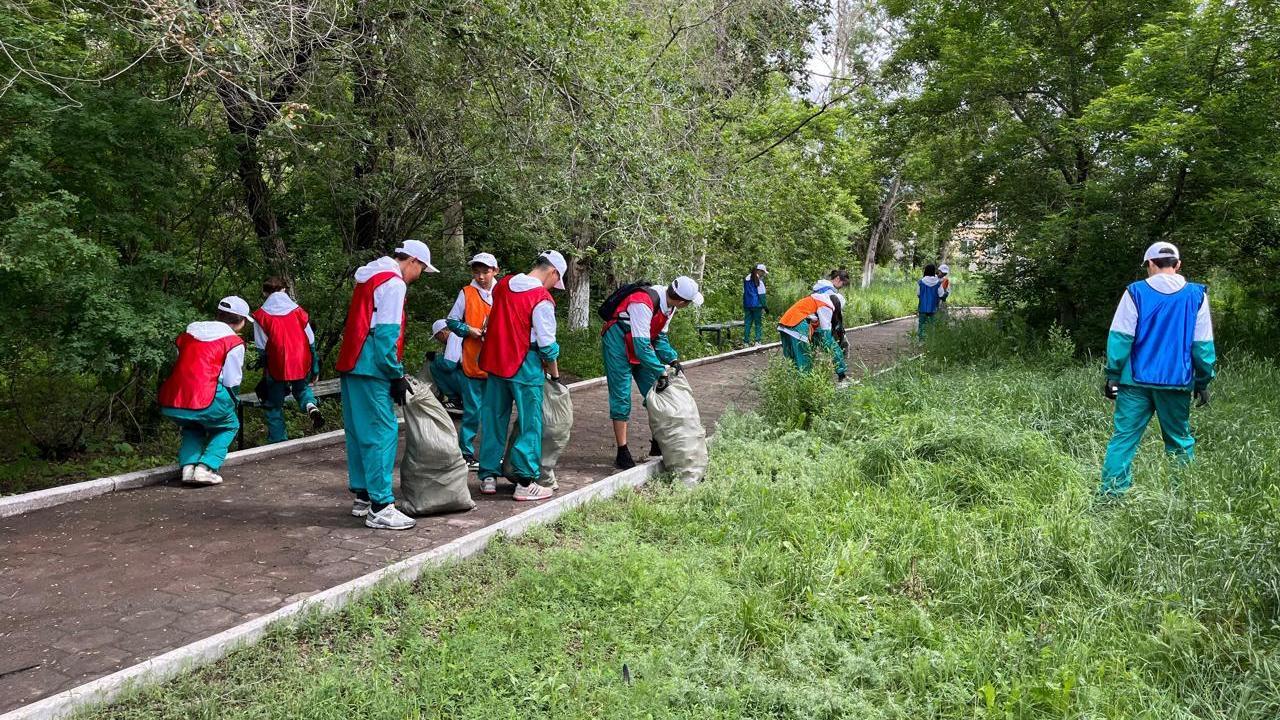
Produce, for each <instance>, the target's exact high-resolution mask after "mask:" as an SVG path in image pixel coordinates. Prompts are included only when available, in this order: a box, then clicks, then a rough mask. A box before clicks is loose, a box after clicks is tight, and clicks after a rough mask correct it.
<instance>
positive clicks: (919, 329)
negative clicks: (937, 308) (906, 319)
mask: <svg viewBox="0 0 1280 720" xmlns="http://www.w3.org/2000/svg"><path fill="white" fill-rule="evenodd" d="M936 314H937V313H916V337H918V338H920V339H921V340H923V339H924V333H925V330H927V329H928V328H929V326H930V325H932V324H933V320H934V316H935V315H936Z"/></svg>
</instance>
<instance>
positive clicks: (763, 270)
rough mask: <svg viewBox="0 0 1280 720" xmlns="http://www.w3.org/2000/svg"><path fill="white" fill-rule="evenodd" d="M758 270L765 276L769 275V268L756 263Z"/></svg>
mask: <svg viewBox="0 0 1280 720" xmlns="http://www.w3.org/2000/svg"><path fill="white" fill-rule="evenodd" d="M756 269H757V270H759V271H760V272H762V273H764V274H765V275H768V274H769V268H767V267H765V266H764V263H756Z"/></svg>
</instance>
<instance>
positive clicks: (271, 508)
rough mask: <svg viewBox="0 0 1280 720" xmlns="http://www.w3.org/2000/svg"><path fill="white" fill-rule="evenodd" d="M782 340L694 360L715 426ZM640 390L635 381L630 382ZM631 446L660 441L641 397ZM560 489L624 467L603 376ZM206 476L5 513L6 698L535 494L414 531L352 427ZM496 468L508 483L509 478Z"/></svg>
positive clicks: (95, 671)
mask: <svg viewBox="0 0 1280 720" xmlns="http://www.w3.org/2000/svg"><path fill="white" fill-rule="evenodd" d="M914 322H915V321H914V319H910V320H900V321H896V322H893V323H889V324H885V325H879V326H872V327H867V328H863V329H859V330H855V331H851V333H850V338H849V339H850V346H851V355H852V358H851V362H850V371H851V374H852V375H854V376H856V375H857V372H858V370H857V369H858V368H859V367H860V366H865V367H866V368H867V369H868V370H876V369H879V368H883V367H885V366H887V365H888V364H890V363H891V362H892V361H893V359H895V358H896V357H898V356H900V355H901V354H902V353H903V352H904V351H906V350H909V349H910V347H911V343H910V340H909V338H908V336H907V333H908V331H909V330H910V329H911V328H912V327H913V325H914ZM774 352H776V351H769V352H765V353H758V354H751V355H744V356H739V357H735V358H732V359H729V360H725V361H721V362H714V363H709V364H706V365H702V366H699V367H694V368H690V369H688V370H687V372H688V375H689V379H690V382H691V383H692V385H693V388H694V392H695V394H696V395H697V399H698V406H699V409H700V410H701V412H702V420H703V423H704V424H705V425H706V426H707V427H708V428H709V429H710V428H711V427H713V426H714V424H715V422H716V421H717V419H718V418H719V417H720V415H721V414H722V413H723V412H724V410H725V409H726V408H727V407H729V406H736V407H737V408H740V409H745V408H750V407H752V406H753V405H754V403H755V390H754V387H753V384H752V382H751V380H752V377H753V375H754V374H755V373H757V372H758V371H759V370H760V369H761V368H762V367H764V365H765V364H766V363H767V362H768V358H769V357H770V356H771V355H772V354H773V353H774ZM633 392H634V390H633ZM635 400H636V401H635V403H634V406H635V411H634V413H633V416H632V419H631V438H630V446H631V447H632V448H633V450H632V452H633V454H636V455H637V459H640V458H642V457H643V455H644V453H645V451H646V450H647V449H648V447H649V429H648V421H647V418H646V417H645V413H644V408H643V406H642V405H641V404H640V402H639V398H638V397H637V398H636V399H635ZM573 402H574V414H575V415H574V427H573V438H572V441H571V443H570V445H569V448H568V450H567V451H566V452H565V454H564V456H563V458H562V459H561V461H560V466H559V468H558V470H557V476H558V478H559V481H560V486H561V490H560V493H561V494H563V493H567V492H571V491H573V490H575V489H577V488H580V487H582V486H584V485H587V484H589V483H592V482H594V481H597V480H599V479H601V478H604V477H606V476H608V475H610V474H611V473H613V472H614V470H613V467H612V461H613V455H614V452H613V439H612V433H611V431H610V426H609V417H608V398H607V390H606V388H605V386H604V385H603V384H601V385H597V386H594V387H590V388H582V389H579V390H575V391H574V393H573ZM225 478H226V482H224V483H223V484H222V485H218V486H214V487H207V488H194V489H193V488H188V487H184V486H181V485H179V484H177V483H172V484H165V485H156V486H151V487H146V488H142V489H138V490H132V491H127V492H117V493H112V494H109V495H103V496H100V497H97V498H93V499H89V500H84V501H80V502H72V503H68V504H64V505H59V506H57V507H52V508H46V509H43V510H36V511H33V512H30V513H27V514H23V515H17V516H13V517H8V518H3V519H0V712H5V711H8V710H12V709H14V708H17V707H20V706H22V705H25V704H27V703H30V702H33V701H35V700H38V699H41V698H44V697H47V696H49V695H51V694H53V693H56V692H59V691H62V690H66V689H68V688H71V687H74V686H77V685H80V684H81V683H85V682H88V681H90V680H93V679H95V678H99V677H102V676H104V675H108V674H110V673H112V672H115V671H117V670H119V669H121V668H124V667H127V666H130V665H133V664H135V663H138V662H141V661H143V660H146V659H148V658H151V657H155V656H156V655H159V654H161V653H164V652H167V651H169V650H172V649H174V648H177V647H181V646H183V645H186V644H188V643H191V642H194V641H197V640H200V639H202V638H205V637H208V636H210V635H213V634H215V633H218V632H220V631H223V630H226V629H227V628H230V627H233V626H235V625H237V624H239V623H242V622H245V621H246V620H249V619H252V618H254V617H257V616H260V615H263V614H265V613H269V612H271V611H274V610H276V609H278V608H280V607H282V606H283V605H286V604H288V603H291V602H294V601H296V600H299V599H301V598H304V597H307V596H308V595H310V594H312V593H316V592H318V591H321V590H324V589H326V588H330V587H333V586H335V585H338V584H340V583H343V582H345V581H348V580H351V579H352V578H355V577H358V576H361V575H364V574H366V573H369V572H371V571H373V570H376V569H378V568H381V567H383V566H386V565H388V564H390V563H393V562H396V561H399V560H402V559H404V558H407V557H410V556H412V555H415V554H417V553H420V552H423V551H425V550H428V549H431V548H433V547H436V546H439V545H442V544H444V543H446V542H448V541H450V540H453V539H455V538H458V537H460V536H462V535H464V534H467V533H469V532H472V531H474V530H476V529H477V528H480V527H483V526H485V525H489V524H491V523H494V522H497V521H499V520H502V519H503V518H506V517H509V516H512V515H516V514H518V513H521V512H525V511H528V510H529V509H530V507H529V505H530V504H529V503H515V502H513V501H512V499H511V495H510V492H511V489H510V486H507V487H506V489H505V492H503V491H500V492H499V494H498V495H480V494H479V492H478V487H476V480H475V476H474V474H473V475H472V479H471V481H472V495H473V497H475V499H476V502H477V507H476V509H475V510H473V511H471V512H468V513H462V514H456V515H447V516H442V517H433V518H424V519H421V520H419V522H418V526H417V527H416V528H415V529H413V530H410V531H407V532H388V531H376V530H370V529H367V528H365V527H364V524H363V521H362V520H360V519H357V518H353V517H351V516H350V514H349V509H350V504H351V495H350V494H349V493H348V492H347V489H346V461H345V452H344V448H343V444H342V442H341V441H340V440H339V441H338V442H337V443H336V444H333V445H328V446H325V447H320V448H311V449H307V450H301V451H299V452H298V453H295V454H290V455H284V456H279V457H273V458H270V459H265V460H261V461H258V462H255V463H249V464H244V465H239V466H235V467H230V468H228V469H227V471H226V473H225ZM503 485H504V484H503V483H499V487H500V488H501V487H503Z"/></svg>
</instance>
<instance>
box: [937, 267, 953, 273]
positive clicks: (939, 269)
mask: <svg viewBox="0 0 1280 720" xmlns="http://www.w3.org/2000/svg"><path fill="white" fill-rule="evenodd" d="M938 272H940V273H942V274H943V275H947V274H950V273H951V268H949V267H947V266H946V265H939V266H938Z"/></svg>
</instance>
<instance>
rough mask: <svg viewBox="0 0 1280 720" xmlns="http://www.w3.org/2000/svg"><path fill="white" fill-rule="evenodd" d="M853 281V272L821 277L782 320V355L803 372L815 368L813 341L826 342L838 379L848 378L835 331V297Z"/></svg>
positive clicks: (824, 343)
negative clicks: (833, 326) (826, 278)
mask: <svg viewBox="0 0 1280 720" xmlns="http://www.w3.org/2000/svg"><path fill="white" fill-rule="evenodd" d="M848 284H849V273H848V271H844V270H836V271H834V272H832V273H831V277H830V279H828V280H819V281H818V282H817V283H815V284H814V286H813V291H812V292H811V293H810V294H809V295H806V296H805V297H802V298H800V299H799V300H797V301H795V303H793V304H792V305H791V307H790V308H788V309H787V311H786V312H784V313H783V314H782V317H781V318H779V319H778V333H779V335H780V336H781V338H782V355H783V357H785V358H787V359H788V360H790V361H791V362H792V363H794V364H795V366H796V368H797V369H798V370H800V371H801V372H809V370H810V369H812V367H813V341H814V340H817V341H819V342H821V343H822V346H823V347H824V348H826V350H827V352H829V353H831V359H832V360H833V361H834V363H835V370H836V380H837V381H839V382H844V381H845V373H846V370H847V368H846V367H845V357H844V351H843V350H842V349H841V348H840V345H839V343H837V342H836V339H835V336H834V335H833V334H832V332H831V330H832V321H833V320H834V318H835V309H836V303H837V302H839V301H837V300H835V298H834V296H835V295H837V294H839V291H840V289H841V288H843V287H845V286H846V285H848Z"/></svg>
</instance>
